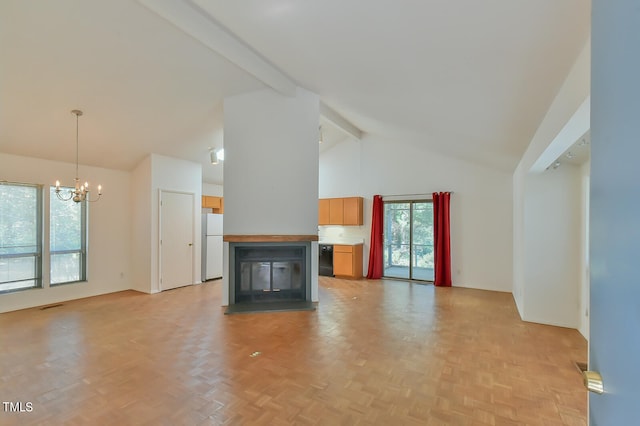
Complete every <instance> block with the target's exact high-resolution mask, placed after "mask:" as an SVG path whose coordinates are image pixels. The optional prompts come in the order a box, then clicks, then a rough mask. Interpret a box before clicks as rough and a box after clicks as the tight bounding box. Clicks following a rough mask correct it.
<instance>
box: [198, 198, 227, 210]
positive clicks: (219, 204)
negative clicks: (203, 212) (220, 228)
mask: <svg viewBox="0 0 640 426" xmlns="http://www.w3.org/2000/svg"><path fill="white" fill-rule="evenodd" d="M202 208H204V209H211V212H212V213H218V214H222V213H224V199H223V198H222V197H215V196H211V195H203V196H202Z"/></svg>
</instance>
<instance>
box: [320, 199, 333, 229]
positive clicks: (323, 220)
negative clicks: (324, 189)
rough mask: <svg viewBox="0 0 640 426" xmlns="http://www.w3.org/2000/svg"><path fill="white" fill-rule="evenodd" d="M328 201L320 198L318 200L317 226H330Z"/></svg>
mask: <svg viewBox="0 0 640 426" xmlns="http://www.w3.org/2000/svg"><path fill="white" fill-rule="evenodd" d="M329 209H330V205H329V199H328V198H322V199H320V200H318V225H330V224H331V221H330V215H329Z"/></svg>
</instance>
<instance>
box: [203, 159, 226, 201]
mask: <svg viewBox="0 0 640 426" xmlns="http://www.w3.org/2000/svg"><path fill="white" fill-rule="evenodd" d="M218 167H220V166H218ZM223 192H224V191H223V186H222V185H216V184H214V183H206V182H203V183H202V195H211V196H214V197H222V196H223V195H224V194H223Z"/></svg>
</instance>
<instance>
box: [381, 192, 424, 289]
mask: <svg viewBox="0 0 640 426" xmlns="http://www.w3.org/2000/svg"><path fill="white" fill-rule="evenodd" d="M403 203H404V204H407V203H408V204H409V277H408V278H401V277H389V276H386V275H384V265H383V267H382V277H383V278H389V279H394V280H405V281H417V282H419V283H431V284H433V281H434V280H423V279H420V278H414V277H413V256H412V255H413V205H414V204H420V203H427V204H431V205H433V199H432V198H422V197H420V198H407V199H392V200H387V201H385V200H384V199H383V200H382V206H383V215H382V249H383V250H385V245H386V235H387V233H386V229H387V228H386V227H387V221H386V214H385V213H384V206H385V205H386V204H403ZM433 249H434V251H435V247H434V248H433ZM383 259H384V254H383Z"/></svg>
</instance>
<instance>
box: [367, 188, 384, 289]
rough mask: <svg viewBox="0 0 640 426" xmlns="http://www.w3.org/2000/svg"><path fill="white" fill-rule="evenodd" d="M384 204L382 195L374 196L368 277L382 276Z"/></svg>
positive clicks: (376, 277)
mask: <svg viewBox="0 0 640 426" xmlns="http://www.w3.org/2000/svg"><path fill="white" fill-rule="evenodd" d="M383 215H384V206H383V204H382V197H381V196H380V195H374V196H373V216H372V219H371V248H370V249H369V270H368V271H367V278H369V279H378V278H382V221H383Z"/></svg>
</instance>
